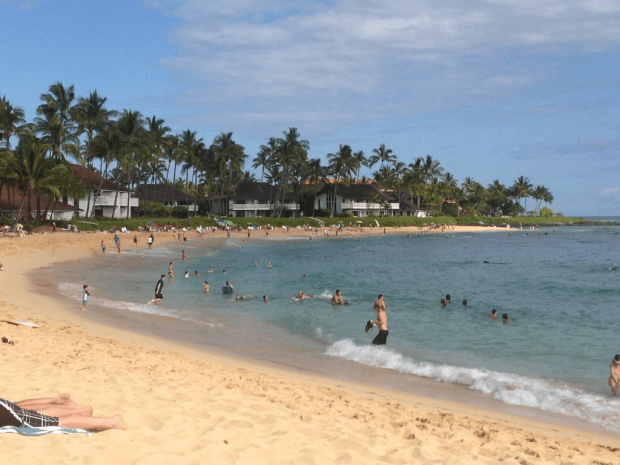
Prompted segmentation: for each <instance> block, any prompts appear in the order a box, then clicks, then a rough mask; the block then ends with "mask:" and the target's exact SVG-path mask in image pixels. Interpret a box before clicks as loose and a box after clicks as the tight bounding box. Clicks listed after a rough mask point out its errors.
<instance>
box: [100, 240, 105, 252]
mask: <svg viewBox="0 0 620 465" xmlns="http://www.w3.org/2000/svg"><path fill="white" fill-rule="evenodd" d="M101 253H102V254H104V255H105V242H103V241H101Z"/></svg>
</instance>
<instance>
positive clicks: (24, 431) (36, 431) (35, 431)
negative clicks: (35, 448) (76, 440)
mask: <svg viewBox="0 0 620 465" xmlns="http://www.w3.org/2000/svg"><path fill="white" fill-rule="evenodd" d="M3 433H15V434H21V435H22V436H45V435H46V434H86V435H88V436H92V435H93V433H91V432H90V431H86V430H85V429H72V428H63V427H61V426H43V427H41V428H30V427H23V428H18V427H17V426H3V427H1V428H0V434H3Z"/></svg>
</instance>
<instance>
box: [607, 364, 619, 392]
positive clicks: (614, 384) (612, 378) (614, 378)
mask: <svg viewBox="0 0 620 465" xmlns="http://www.w3.org/2000/svg"><path fill="white" fill-rule="evenodd" d="M609 371H610V375H609V387H610V388H611V393H612V394H613V395H614V396H615V397H618V384H619V383H620V354H616V356H615V357H614V359H613V360H612V361H611V363H610V364H609Z"/></svg>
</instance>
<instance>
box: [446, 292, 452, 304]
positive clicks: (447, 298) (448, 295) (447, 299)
mask: <svg viewBox="0 0 620 465" xmlns="http://www.w3.org/2000/svg"><path fill="white" fill-rule="evenodd" d="M445 300H446V303H447V304H451V303H452V298H451V297H450V294H446V299H445Z"/></svg>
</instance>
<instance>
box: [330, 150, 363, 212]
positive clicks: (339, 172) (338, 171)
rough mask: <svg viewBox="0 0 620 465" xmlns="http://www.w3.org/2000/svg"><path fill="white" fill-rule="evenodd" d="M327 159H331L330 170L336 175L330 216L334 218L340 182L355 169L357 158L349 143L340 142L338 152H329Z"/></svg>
mask: <svg viewBox="0 0 620 465" xmlns="http://www.w3.org/2000/svg"><path fill="white" fill-rule="evenodd" d="M327 161H329V170H330V171H331V173H332V174H333V175H334V194H333V199H332V209H331V213H330V215H329V216H330V218H333V216H334V213H335V212H336V191H337V189H338V183H339V182H340V180H341V179H345V178H349V177H350V176H351V174H352V172H353V170H354V169H355V163H356V159H355V158H354V157H353V151H352V150H351V147H350V146H348V145H342V144H340V147H339V148H338V151H337V152H336V153H328V154H327Z"/></svg>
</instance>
